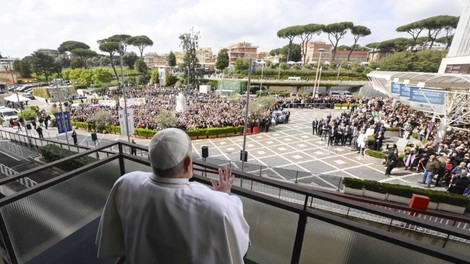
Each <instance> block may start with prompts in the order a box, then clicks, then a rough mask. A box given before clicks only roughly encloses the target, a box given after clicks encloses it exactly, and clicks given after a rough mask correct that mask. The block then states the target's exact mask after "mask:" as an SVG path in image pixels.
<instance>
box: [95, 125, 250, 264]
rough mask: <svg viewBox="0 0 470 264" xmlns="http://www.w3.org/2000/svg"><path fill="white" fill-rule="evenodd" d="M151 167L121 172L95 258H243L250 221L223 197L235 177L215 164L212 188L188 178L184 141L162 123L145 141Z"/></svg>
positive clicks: (137, 261) (140, 263)
mask: <svg viewBox="0 0 470 264" xmlns="http://www.w3.org/2000/svg"><path fill="white" fill-rule="evenodd" d="M149 159H150V162H151V166H152V172H151V173H148V172H142V171H136V172H131V173H127V174H125V175H123V176H122V177H120V178H119V179H118V180H117V181H116V183H115V184H114V186H113V188H112V190H111V192H110V194H109V196H108V200H107V202H106V205H105V208H104V210H103V213H102V216H101V219H100V223H99V227H98V234H97V237H96V244H97V245H98V257H99V258H112V257H126V260H127V263H129V264H145V263H152V264H153V263H201V264H202V263H204V264H207V263H243V256H244V255H245V254H246V252H247V250H248V244H249V226H248V224H247V222H246V220H245V218H244V216H243V205H242V202H241V200H240V198H238V197H237V196H234V195H230V194H229V193H230V190H231V188H232V183H233V181H234V176H233V175H232V173H231V171H230V170H229V169H223V170H222V169H219V181H212V185H213V189H214V190H212V189H210V188H209V187H207V186H205V185H203V184H200V183H197V182H190V181H189V179H190V178H191V177H192V175H193V173H192V156H191V140H190V139H189V137H188V136H187V135H186V133H185V132H184V131H182V130H179V129H176V128H169V129H164V130H162V131H160V132H158V133H157V134H156V135H155V136H154V137H153V138H152V140H151V142H150V145H149Z"/></svg>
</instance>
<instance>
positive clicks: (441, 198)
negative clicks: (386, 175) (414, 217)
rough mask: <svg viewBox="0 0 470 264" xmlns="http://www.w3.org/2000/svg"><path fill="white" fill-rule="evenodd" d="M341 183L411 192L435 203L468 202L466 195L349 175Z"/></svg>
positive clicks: (397, 191)
mask: <svg viewBox="0 0 470 264" xmlns="http://www.w3.org/2000/svg"><path fill="white" fill-rule="evenodd" d="M343 184H344V186H346V187H349V188H353V189H365V190H369V191H374V192H379V193H388V194H393V195H398V196H402V197H407V198H411V196H412V195H413V194H419V195H425V196H428V197H429V198H430V199H431V202H435V203H447V204H452V205H455V206H462V207H466V206H468V203H469V199H468V197H467V196H463V195H460V194H455V193H449V192H443V191H436V190H429V189H422V188H417V187H409V186H405V185H398V184H390V183H380V182H377V181H371V180H362V179H355V178H350V177H345V178H343Z"/></svg>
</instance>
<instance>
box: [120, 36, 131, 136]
mask: <svg viewBox="0 0 470 264" xmlns="http://www.w3.org/2000/svg"><path fill="white" fill-rule="evenodd" d="M122 54H123V52H122V49H121V43H119V59H120V63H121V85H122V95H123V97H124V123H125V124H126V135H127V142H129V143H130V142H131V137H130V135H129V122H128V120H127V119H128V118H129V117H128V116H127V100H126V86H125V85H124V66H123V62H122Z"/></svg>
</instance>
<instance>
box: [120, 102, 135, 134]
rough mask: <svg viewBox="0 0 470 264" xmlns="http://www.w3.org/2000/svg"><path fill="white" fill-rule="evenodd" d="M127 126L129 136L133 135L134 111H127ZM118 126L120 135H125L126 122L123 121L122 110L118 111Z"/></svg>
mask: <svg viewBox="0 0 470 264" xmlns="http://www.w3.org/2000/svg"><path fill="white" fill-rule="evenodd" d="M127 124H128V126H129V135H132V134H134V132H135V127H134V109H129V108H128V109H127ZM119 126H120V127H121V135H127V127H126V120H125V119H124V110H119Z"/></svg>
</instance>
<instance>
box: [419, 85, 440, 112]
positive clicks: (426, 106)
mask: <svg viewBox="0 0 470 264" xmlns="http://www.w3.org/2000/svg"><path fill="white" fill-rule="evenodd" d="M445 102H446V100H445V92H444V91H439V90H433V89H428V88H419V87H416V86H413V87H410V106H411V108H413V109H415V110H418V111H423V112H430V113H436V114H438V115H445V113H446V104H445Z"/></svg>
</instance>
